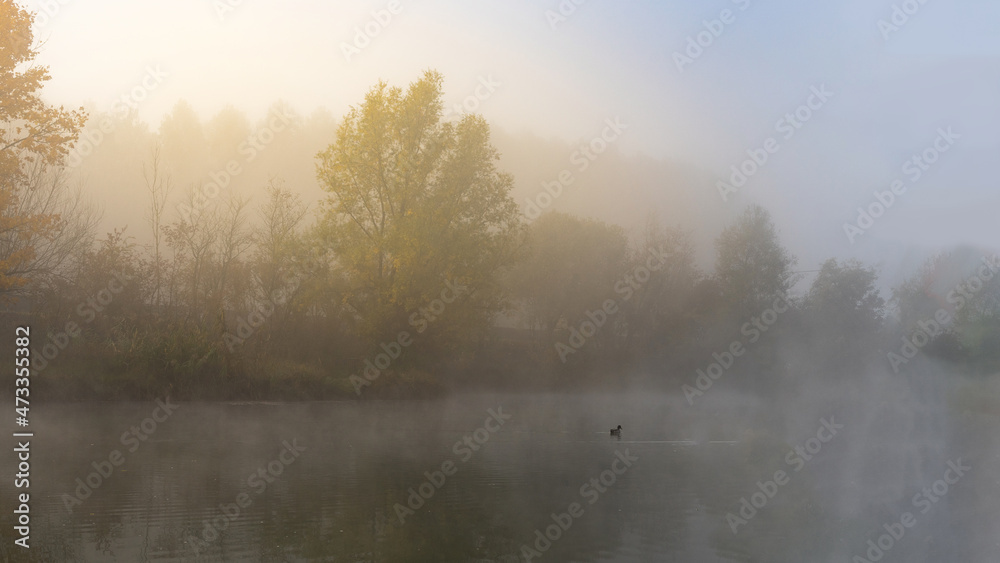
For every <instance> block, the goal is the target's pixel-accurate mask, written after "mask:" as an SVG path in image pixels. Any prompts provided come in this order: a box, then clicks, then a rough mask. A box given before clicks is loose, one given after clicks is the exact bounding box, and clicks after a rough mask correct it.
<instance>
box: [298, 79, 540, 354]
mask: <svg viewBox="0 0 1000 563" xmlns="http://www.w3.org/2000/svg"><path fill="white" fill-rule="evenodd" d="M442 108H443V103H442V77H441V75H440V74H439V73H437V72H434V71H427V72H426V73H424V75H423V76H422V77H421V78H420V79H419V80H417V81H416V82H414V83H412V84H411V85H410V86H409V88H408V89H407V90H406V91H405V92H404V91H403V89H401V88H398V87H389V86H388V85H386V84H385V83H379V84H378V85H376V86H375V87H374V88H372V89H371V90H370V91H369V93H368V95H367V96H366V97H365V101H364V103H362V104H361V105H360V106H358V107H354V108H352V109H351V110H350V112H349V113H348V114H347V116H346V117H345V118H344V121H343V122H342V123H341V125H340V127H339V129H338V131H337V139H336V141H335V142H334V143H333V144H332V145H331V146H330V147H329V148H327V149H326V150H325V151H324V152H322V153H320V154H319V156H318V158H319V162H318V165H317V169H318V176H319V180H320V183H321V185H322V186H323V187H324V189H325V190H326V191H327V192H329V194H330V197H329V198H328V200H327V202H326V207H325V214H324V216H323V221H322V222H321V225H320V230H321V232H322V234H323V235H324V239H325V240H326V241H328V243H329V244H330V245H331V246H332V248H333V250H334V251H335V253H336V261H337V265H338V266H339V267H340V268H342V269H343V270H344V273H345V275H346V277H347V278H348V280H349V284H350V288H349V290H348V292H347V295H346V297H345V299H346V301H347V304H348V305H349V308H350V309H352V310H354V311H356V312H357V315H358V317H359V320H360V321H361V326H362V328H363V331H364V332H365V333H367V335H368V336H370V337H373V338H381V337H394V336H395V334H396V333H395V331H396V330H399V329H400V328H406V329H408V330H410V331H411V332H413V331H415V332H417V333H422V332H423V331H424V330H425V329H428V328H430V329H432V330H431V331H430V333H429V334H434V333H437V334H442V329H448V330H447V332H448V333H450V334H451V335H452V336H454V335H455V334H456V333H460V334H470V333H472V332H474V329H476V328H479V327H482V326H484V323H486V322H487V321H488V320H489V319H491V317H492V315H493V314H494V313H496V312H497V311H498V310H499V309H500V308H501V306H502V303H503V296H502V293H501V291H500V287H499V284H498V283H497V274H498V273H499V271H501V270H502V269H504V268H506V267H507V266H509V265H510V263H511V262H512V260H514V259H515V258H516V256H517V255H518V254H519V250H518V249H519V246H520V244H521V236H522V224H521V215H520V212H519V210H518V208H517V204H516V203H515V202H514V200H513V199H512V198H511V196H510V190H511V187H512V185H513V178H512V177H511V176H510V175H509V174H505V173H502V172H500V171H499V170H497V168H496V161H497V160H498V159H499V154H498V153H497V150H496V149H495V148H494V147H493V146H492V145H491V144H490V131H489V125H488V124H487V123H486V121H485V119H483V118H482V116H479V115H464V116H462V117H461V119H459V120H457V121H453V122H448V121H444V120H443V119H442ZM449 288H451V289H449ZM463 288H466V289H463ZM442 293H444V297H445V298H447V299H452V302H450V303H448V304H447V306H446V310H444V311H441V309H442V305H443V304H444V302H443V301H441V299H440V297H441V295H442ZM456 293H457V294H458V299H453V297H454V295H455V294H456ZM435 300H437V302H436V303H435ZM431 304H433V305H434V306H435V307H436V308H437V311H436V312H435V311H431V310H430V309H428V307H429V306H430V305H431ZM442 319H443V320H442Z"/></svg>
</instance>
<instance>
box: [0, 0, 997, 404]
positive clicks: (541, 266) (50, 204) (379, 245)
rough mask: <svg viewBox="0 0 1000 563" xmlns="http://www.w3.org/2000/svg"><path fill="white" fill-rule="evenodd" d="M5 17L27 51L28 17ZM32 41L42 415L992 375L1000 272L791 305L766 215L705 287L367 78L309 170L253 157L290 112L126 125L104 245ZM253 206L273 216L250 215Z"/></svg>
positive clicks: (11, 258)
mask: <svg viewBox="0 0 1000 563" xmlns="http://www.w3.org/2000/svg"><path fill="white" fill-rule="evenodd" d="M0 6H3V9H4V10H6V11H7V12H9V14H5V19H3V20H2V21H3V22H4V25H6V26H8V27H10V28H11V31H12V32H14V33H16V34H18V35H19V36H23V34H24V33H28V34H29V37H30V21H31V19H30V15H28V14H26V13H24V12H21V11H19V9H18V8H16V6H14V5H13V4H11V3H7V2H2V3H0ZM30 45H31V43H30V41H29V42H27V43H25V42H20V43H17V44H16V45H11V46H8V47H6V48H5V49H6V50H5V51H4V57H6V59H5V60H7V62H6V63H5V64H0V92H3V93H4V96H5V98H4V99H8V98H7V97H6V96H7V95H8V94H11V93H13V92H28V93H29V94H30V95H28V96H21V97H18V98H16V99H17V100H19V102H18V103H11V104H4V105H0V122H2V123H4V124H5V127H4V128H2V129H0V135H2V137H0V147H3V148H2V149H0V179H2V184H0V187H2V191H0V296H2V297H3V298H4V300H5V303H6V307H7V312H6V313H5V314H4V317H5V320H7V323H6V324H10V325H13V324H29V325H31V326H32V329H33V340H32V358H33V370H34V372H33V373H34V375H35V376H36V379H35V380H34V381H36V384H35V385H39V386H43V387H44V388H45V389H44V393H48V395H47V396H49V397H65V398H76V399H87V398H152V397H156V396H163V395H170V396H172V397H176V398H178V399H185V398H204V399H235V398H252V399H263V398H323V397H341V396H364V397H381V396H414V395H419V394H427V393H437V392H440V391H441V390H443V389H446V388H449V387H455V386H470V385H475V386H491V387H501V388H539V387H553V386H554V387H561V388H579V387H584V386H598V385H609V386H611V385H617V386H620V385H622V384H623V382H624V381H625V380H631V379H634V378H636V377H642V378H645V380H646V382H647V383H651V384H652V383H658V384H662V385H664V386H666V387H669V388H674V389H680V388H682V386H683V389H684V392H685V393H686V394H688V395H689V399H692V398H693V397H696V396H697V395H698V393H701V392H704V391H705V390H706V389H707V387H709V386H711V385H712V384H713V382H714V381H715V380H717V379H718V378H719V377H721V375H722V373H728V374H730V379H731V380H732V381H733V383H732V385H733V386H734V387H735V388H743V389H753V390H756V391H757V392H768V391H769V390H773V389H777V388H779V387H780V386H781V385H782V383H785V382H787V381H789V380H794V378H797V377H803V376H808V375H812V374H816V375H818V374H820V373H823V374H827V375H828V374H834V375H836V376H842V377H849V376H850V375H851V374H852V373H858V372H859V371H861V370H863V369H866V368H867V367H868V366H871V365H872V362H876V363H878V362H882V363H883V364H884V365H885V366H886V369H887V370H889V371H890V373H891V372H892V371H900V370H902V369H906V367H907V365H908V364H910V362H912V361H915V360H914V359H915V358H916V356H917V354H930V355H937V356H939V357H941V358H947V359H949V360H952V361H956V362H961V363H963V364H964V365H965V366H967V367H968V369H970V370H973V371H979V372H984V373H985V372H992V371H995V370H996V369H997V366H998V365H1000V358H998V353H997V350H998V346H997V344H998V342H997V339H998V334H1000V330H998V329H1000V324H998V323H1000V316H998V312H1000V305H998V303H1000V282H998V278H997V277H996V276H994V275H993V274H994V273H995V271H996V270H997V267H996V266H997V263H996V261H995V259H988V260H987V261H986V262H983V263H982V265H983V266H984V268H985V269H983V268H980V269H979V270H976V269H975V267H974V265H972V264H971V261H973V258H970V257H969V256H966V255H964V254H962V253H952V254H944V255H941V256H939V257H937V258H936V259H935V260H933V261H932V262H931V263H929V264H928V265H927V267H926V268H925V269H924V270H923V271H921V272H919V273H918V274H917V275H915V276H914V278H913V279H911V280H910V281H908V282H907V283H906V284H903V285H902V286H901V287H899V288H897V289H896V290H895V291H894V293H893V295H892V297H891V299H890V301H889V302H888V303H887V302H886V301H885V300H884V299H883V298H882V297H881V296H880V294H879V291H878V290H877V286H876V282H877V276H876V272H875V271H874V269H872V268H870V267H866V266H864V265H862V264H860V263H857V262H853V261H848V262H846V263H842V262H838V261H836V260H830V261H828V262H826V263H825V264H823V266H822V268H821V270H820V271H819V272H818V273H817V275H816V278H815V280H814V281H813V283H812V285H811V287H810V288H809V289H808V291H807V292H805V294H804V295H803V296H801V297H795V296H793V295H791V294H790V292H791V291H792V288H793V287H795V286H796V284H797V283H798V282H799V281H800V280H799V277H798V276H799V274H797V273H796V271H795V269H794V268H795V263H796V262H795V259H794V257H792V256H790V254H789V253H788V251H787V250H786V249H785V248H784V247H783V246H782V245H781V243H780V241H779V237H778V234H777V231H776V229H775V227H774V225H773V223H772V221H771V218H770V216H769V215H768V213H767V212H766V211H765V210H764V209H762V208H760V207H757V206H751V207H749V208H748V209H746V210H745V212H744V213H743V214H742V215H741V216H740V217H739V218H738V219H737V220H736V221H735V222H734V223H733V224H732V225H730V226H729V227H728V228H726V229H725V231H724V232H723V233H722V234H721V235H720V236H719V238H718V239H717V240H716V241H715V250H716V260H715V264H714V268H713V271H711V272H703V271H700V270H699V268H697V267H696V265H695V260H694V254H695V253H694V250H695V248H694V243H693V241H692V240H691V239H690V237H689V236H688V235H687V234H686V233H685V232H683V231H681V230H679V229H675V228H670V227H668V226H664V225H662V224H660V223H659V222H658V221H657V220H656V219H655V218H651V219H650V220H649V221H648V224H647V225H645V226H644V227H643V229H641V230H640V231H639V232H638V233H635V234H633V235H631V236H630V235H629V233H627V232H626V231H625V230H623V229H621V228H620V227H616V226H610V225H607V224H604V223H601V222H599V221H594V220H589V219H581V218H576V217H572V216H567V215H563V214H558V213H549V214H546V215H543V216H541V217H539V218H538V219H536V220H534V221H533V222H532V221H529V220H527V219H526V218H525V217H524V216H523V215H522V214H521V212H520V210H519V209H518V207H517V205H516V203H515V202H514V200H513V199H512V198H511V196H510V192H511V188H512V186H513V181H514V180H513V178H512V177H511V176H510V175H509V174H506V173H504V172H502V171H500V170H499V169H498V168H497V166H496V163H497V161H498V158H499V155H498V153H497V151H496V149H495V148H494V146H493V145H492V144H491V142H490V130H489V127H488V125H487V124H486V122H485V120H483V118H482V117H480V116H478V115H462V116H458V117H456V118H455V119H451V120H445V119H443V114H444V112H443V102H442V97H443V96H442V82H443V79H442V77H441V76H440V75H439V74H437V73H436V72H432V71H428V72H427V73H425V74H424V75H423V77H422V78H421V79H419V80H418V81H416V82H414V83H413V84H411V85H410V86H409V87H408V88H406V89H405V90H404V89H402V88H397V87H390V86H389V85H387V84H384V83H380V84H377V85H376V86H375V87H374V88H373V89H372V90H371V91H370V92H369V93H368V95H367V96H366V97H365V99H364V101H363V102H362V103H361V104H359V105H358V106H355V107H354V108H352V109H351V110H350V111H349V112H348V114H347V115H345V116H344V117H343V119H342V120H341V121H340V122H339V124H338V125H337V127H336V130H335V131H330V132H329V136H328V137H326V138H327V141H326V142H327V143H329V139H330V138H332V139H333V141H332V143H329V144H324V146H325V148H323V149H322V150H320V151H319V154H315V152H312V153H310V152H309V151H307V149H306V147H307V146H308V145H310V144H314V141H308V142H306V141H303V140H302V136H301V135H302V133H301V131H300V132H298V133H296V134H295V135H291V136H290V137H286V138H285V140H284V141H282V143H283V144H282V145H281V146H282V147H283V148H282V150H277V151H275V150H272V149H273V148H274V146H276V145H274V146H272V147H271V148H267V150H266V151H265V150H264V149H265V148H266V147H265V145H270V143H276V141H275V139H277V138H278V136H279V135H281V134H282V132H283V131H285V130H286V129H287V128H288V127H289V126H290V125H291V123H292V122H294V121H296V118H294V117H290V113H289V112H288V111H287V110H286V109H282V107H280V106H277V107H276V108H275V111H272V112H271V113H270V114H269V117H268V119H266V120H265V121H263V122H262V123H260V124H258V126H257V127H250V125H249V123H248V122H247V121H246V119H245V118H243V117H242V116H241V115H240V114H239V113H238V112H235V111H231V110H226V111H224V112H222V113H221V114H219V116H217V117H216V118H214V119H213V120H212V121H211V123H210V124H209V127H208V130H209V131H211V134H209V135H206V134H205V131H206V129H205V128H203V127H202V124H201V123H200V122H199V121H198V119H197V117H196V116H194V114H193V112H192V111H190V108H189V107H187V106H184V105H180V106H178V108H176V109H175V111H174V112H173V113H172V114H171V115H170V116H168V118H167V119H166V120H165V121H164V123H163V125H162V127H161V128H160V131H159V132H157V133H155V134H154V133H151V132H149V131H145V130H144V129H143V127H142V126H140V125H137V124H136V123H137V122H135V121H134V118H128V119H131V120H132V121H131V122H130V123H131V124H132V126H131V127H125V126H124V124H123V125H122V126H121V127H119V128H117V129H120V130H116V133H115V134H114V135H113V136H110V137H107V138H103V137H102V138H101V141H102V143H112V142H119V143H120V142H124V141H122V139H123V138H126V137H127V136H126V137H119V136H118V134H119V133H121V132H122V131H125V132H129V131H130V132H132V133H133V134H134V135H133V137H127V138H126V140H127V139H133V140H134V139H145V140H151V141H153V142H152V143H150V144H151V145H152V146H154V147H156V148H154V149H153V150H152V151H151V152H145V153H144V154H142V155H136V158H135V159H134V160H132V161H130V162H117V163H116V166H118V167H120V168H124V167H127V166H133V167H136V168H137V169H139V170H141V172H142V176H141V178H142V181H141V183H139V184H138V185H135V187H134V189H135V190H137V191H142V192H144V193H145V194H146V196H147V198H146V201H147V205H146V206H145V209H144V210H142V211H141V212H142V213H143V215H144V217H143V220H142V221H130V224H129V228H128V229H124V228H123V229H118V230H114V231H113V232H111V233H109V234H107V235H105V236H101V237H95V236H94V231H95V229H96V225H97V219H96V218H97V215H96V214H95V213H93V212H92V211H89V210H88V209H87V207H86V206H85V205H84V204H83V203H82V201H83V200H82V199H81V198H80V197H79V196H78V195H73V194H74V192H73V191H72V190H70V189H68V187H67V180H66V178H67V174H66V173H67V166H68V165H71V164H72V163H73V162H74V159H76V158H78V157H79V156H80V155H81V154H82V153H81V151H80V149H81V147H83V146H85V142H89V143H90V144H91V145H93V144H94V141H93V139H94V137H93V136H83V137H81V130H82V128H83V126H84V123H85V120H86V117H87V116H86V112H85V111H84V110H82V109H81V110H77V111H66V110H63V109H62V108H51V107H48V106H46V105H45V104H44V103H42V102H41V101H40V99H39V98H38V97H37V90H38V89H39V88H40V87H41V85H42V83H43V82H44V81H45V80H46V79H47V76H46V75H45V74H44V73H42V74H34V75H24V74H22V73H20V72H19V71H18V70H17V69H18V68H20V67H19V66H18V65H23V64H25V63H28V62H30V61H31V60H32V59H33V57H34V54H35V52H34V51H33V50H32V48H31V46H30ZM0 62H2V61H0ZM12 99H13V98H12ZM317 119H318V118H317ZM25 123H27V124H28V125H27V126H25V125H24V124H25ZM19 124H20V125H19ZM327 126H331V127H332V121H330V120H323V119H319V120H318V121H317V120H316V119H314V120H313V127H312V129H309V130H310V131H312V132H313V133H311V135H313V136H315V135H318V134H319V132H321V131H323V130H324V129H325V128H327ZM310 138H311V137H310ZM115 139H117V140H115ZM135 144H136V146H139V145H141V144H142V143H138V142H136V143H135ZM256 145H260V146H259V147H258V146H256ZM295 147H298V148H297V149H295ZM99 149H100V147H97V146H92V147H91V149H90V153H91V156H90V157H89V158H98V155H99V154H100V150H99ZM293 149H295V150H293ZM84 152H86V151H84ZM264 154H266V155H267V158H268V159H274V160H271V162H273V163H282V162H311V163H312V166H314V167H315V177H316V182H317V183H318V185H319V186H320V187H321V188H322V190H323V191H324V196H323V200H322V204H321V205H320V206H319V207H317V208H313V209H310V208H309V207H308V206H307V205H306V204H305V203H303V200H302V198H301V196H300V195H299V194H298V193H296V192H297V191H298V192H301V190H291V189H289V188H288V186H287V184H286V180H284V179H282V178H277V177H275V178H272V179H270V180H268V181H261V184H260V185H257V186H254V190H250V189H248V188H246V186H245V184H246V182H247V178H248V177H253V176H252V175H250V176H243V173H244V172H245V171H246V168H247V167H249V166H250V165H251V162H252V161H254V160H256V159H257V156H260V155H264ZM250 156H253V157H254V158H250ZM218 163H221V165H220V164H218ZM83 165H84V166H85V165H86V161H85V162H84V163H83ZM300 167H301V166H300ZM238 177H239V178H240V179H241V180H240V182H237V181H236V178H238ZM295 181H301V180H295ZM250 191H255V192H257V193H259V194H261V195H262V196H263V197H258V198H257V203H256V204H251V199H250V197H249V195H248V194H249V193H250ZM114 203H115V202H114V201H112V202H111V204H112V205H114ZM136 225H142V227H143V232H144V233H145V234H143V235H142V239H143V240H142V243H141V244H140V242H139V241H138V240H137V237H138V236H140V231H139V230H138V229H137V228H136ZM976 259H978V258H976ZM977 272H978V273H977ZM956 276H958V277H956ZM973 279H975V280H978V282H973V281H972V280H973ZM949 284H950V285H949ZM958 284H964V285H958ZM973 286H975V287H973ZM956 287H960V289H954V288H956ZM956 292H957V293H956ZM939 296H940V297H939ZM941 311H944V314H942V313H941ZM946 316H947V318H946ZM916 331H920V332H921V333H924V334H926V335H927V338H926V341H924V339H923V338H921V337H919V335H918V334H917V332H916ZM894 355H895V356H894ZM897 358H898V359H897ZM692 400H693V399H692Z"/></svg>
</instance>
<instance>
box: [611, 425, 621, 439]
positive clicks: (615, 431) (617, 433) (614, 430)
mask: <svg viewBox="0 0 1000 563" xmlns="http://www.w3.org/2000/svg"><path fill="white" fill-rule="evenodd" d="M611 435H612V436H621V435H622V425H621V424H619V425H618V428H612V429H611Z"/></svg>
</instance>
